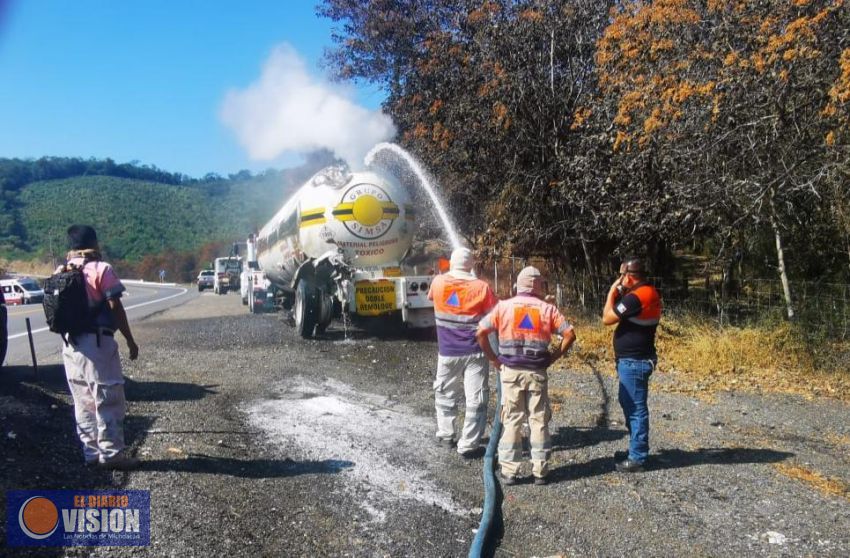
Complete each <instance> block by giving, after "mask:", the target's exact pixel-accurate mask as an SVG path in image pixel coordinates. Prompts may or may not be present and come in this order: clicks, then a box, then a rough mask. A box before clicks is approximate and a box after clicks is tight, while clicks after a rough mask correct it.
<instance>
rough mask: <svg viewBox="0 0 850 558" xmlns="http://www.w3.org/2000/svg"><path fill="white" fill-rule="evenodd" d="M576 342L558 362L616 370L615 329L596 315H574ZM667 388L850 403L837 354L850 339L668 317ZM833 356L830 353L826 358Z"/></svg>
mask: <svg viewBox="0 0 850 558" xmlns="http://www.w3.org/2000/svg"><path fill="white" fill-rule="evenodd" d="M572 323H573V324H574V325H575V327H576V333H577V338H578V339H577V342H576V346H575V348H574V350H573V351H571V352H570V354H569V355H568V356H567V357H566V358H564V359H563V360H562V361H560V362H559V363H558V367H562V368H570V369H574V370H579V371H587V372H590V371H592V370H593V369H596V370H600V371H602V372H604V373H606V374H613V373H614V362H613V360H614V356H613V350H612V348H611V337H612V335H613V328H607V327H605V326H603V325H602V323H601V321H599V320H573V322H572ZM657 346H658V353H659V371H660V372H662V373H665V374H667V376H666V379H667V380H668V381H665V382H663V383H659V384H656V388H657V389H659V390H662V391H668V392H676V393H687V394H689V395H692V396H695V397H711V395H712V394H714V393H716V392H718V391H749V392H765V393H791V394H797V395H803V396H805V397H810V398H811V397H829V398H833V399H839V400H842V401H850V374H848V373H847V372H846V370H845V367H844V366H841V365H840V362H841V358H837V357H835V355H842V354H847V353H848V352H850V343H847V342H838V341H831V342H829V343H826V342H820V343H818V344H816V345H813V344H812V343H811V342H809V341H807V340H806V337H805V335H802V334H801V332H800V331H799V329H798V326H795V325H793V324H789V323H778V324H773V325H767V326H762V327H724V328H719V327H717V326H716V325H715V324H713V323H712V322H710V321H707V320H704V319H702V320H701V319H696V318H665V319H664V320H662V322H661V325H660V326H659V328H658V334H657ZM829 355H833V357H832V358H829Z"/></svg>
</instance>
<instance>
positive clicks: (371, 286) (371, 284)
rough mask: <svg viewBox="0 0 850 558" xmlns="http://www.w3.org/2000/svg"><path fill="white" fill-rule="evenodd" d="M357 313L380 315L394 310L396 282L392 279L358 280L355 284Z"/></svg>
mask: <svg viewBox="0 0 850 558" xmlns="http://www.w3.org/2000/svg"><path fill="white" fill-rule="evenodd" d="M354 299H355V302H356V303H357V313H358V314H360V315H361V316H379V315H381V314H386V313H387V312H392V311H393V310H395V309H396V307H395V283H393V282H392V281H357V282H356V283H355V284H354Z"/></svg>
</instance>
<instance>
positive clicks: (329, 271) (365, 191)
mask: <svg viewBox="0 0 850 558" xmlns="http://www.w3.org/2000/svg"><path fill="white" fill-rule="evenodd" d="M415 229H416V213H415V210H414V208H413V206H412V205H411V198H410V195H409V193H408V192H407V190H406V189H405V188H403V187H402V185H401V184H400V183H399V182H398V181H396V179H395V178H394V177H392V176H389V175H387V174H384V173H381V172H380V171H377V170H367V171H359V172H351V171H349V169H348V168H347V167H340V166H337V167H328V168H325V169H323V170H321V171H319V172H318V173H317V174H316V175H314V176H313V177H312V178H310V179H309V180H308V181H307V182H306V183H305V184H304V185H302V186H301V187H300V188H299V189H298V190H297V191H296V192H295V194H294V195H293V196H292V197H291V198H290V199H289V200H288V201H287V202H286V203H285V204H284V205H283V207H282V208H281V209H280V211H278V212H277V213H276V214H275V216H274V217H273V218H272V219H271V221H269V222H268V223H267V224H266V225H265V226H264V227H263V228H262V229H260V232H259V234H258V235H257V238H256V250H257V262H258V264H259V268H260V270H261V271H262V272H264V274H265V277H266V278H267V279H268V280H269V281H270V282H271V284H272V286H273V288H274V290H275V292H276V293H277V294H278V296H279V297H280V299H281V305H282V306H283V307H284V308H285V309H287V310H289V309H291V310H292V318H293V321H294V323H295V327H296V329H297V331H298V333H299V335H301V336H302V337H304V338H309V337H312V336H313V335H314V334H315V333H316V332H323V331H324V330H325V328H327V327H328V325H329V324H330V323H331V321H332V320H333V318H334V317H339V316H343V315H344V316H343V317H344V318H347V317H348V316H350V317H352V318H354V320H357V319H358V318H364V319H368V320H387V321H389V320H400V321H401V322H402V323H403V324H405V326H406V327H410V328H427V327H432V326H433V325H434V310H433V304H432V303H431V301H429V300H428V296H427V295H428V289H429V287H430V284H431V279H432V277H431V276H430V275H414V274H407V273H405V272H404V271H403V267H402V266H403V263H404V258H405V256H406V255H407V254H408V252H409V251H410V247H411V242H412V240H413V235H414V232H415Z"/></svg>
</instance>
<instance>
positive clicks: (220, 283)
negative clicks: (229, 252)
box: [213, 256, 242, 294]
mask: <svg viewBox="0 0 850 558" xmlns="http://www.w3.org/2000/svg"><path fill="white" fill-rule="evenodd" d="M214 267H215V269H214V271H215V275H214V277H213V279H214V283H213V291H215V294H227V293H228V292H230V291H238V290H239V283H240V281H239V276H240V275H241V274H242V258H240V257H238V256H230V257H228V258H216V259H215V266H214Z"/></svg>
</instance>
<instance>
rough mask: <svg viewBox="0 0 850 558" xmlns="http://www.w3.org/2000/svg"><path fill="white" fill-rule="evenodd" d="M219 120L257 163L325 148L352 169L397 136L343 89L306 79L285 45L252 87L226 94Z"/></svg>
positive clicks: (274, 53) (381, 118)
mask: <svg viewBox="0 0 850 558" xmlns="http://www.w3.org/2000/svg"><path fill="white" fill-rule="evenodd" d="M220 117H221V120H222V122H224V124H226V125H227V126H228V127H230V128H231V129H232V130H233V131H234V132H235V133H236V136H237V137H238V139H239V142H240V143H241V144H242V146H243V147H244V148H245V149H246V150H247V151H248V155H249V156H250V157H251V158H252V159H254V160H261V161H269V160H272V159H275V158H277V157H279V156H280V155H281V154H283V153H284V152H287V151H294V152H298V153H307V152H310V151H315V150H317V149H321V148H326V149H328V150H330V151H333V152H334V153H335V154H336V155H337V156H338V157H340V158H342V159H344V160H345V161H346V162H347V163H348V164H349V165H350V166H351V167H352V168H354V169H357V168H360V167H362V166H363V157H364V156H365V155H366V153H367V152H368V151H369V149H370V148H371V147H372V146H373V145H375V144H376V143H378V142H381V141H387V140H389V139H392V138H393V136H395V133H396V129H395V126H394V125H393V122H392V120H391V119H390V118H389V117H388V116H387V115H385V114H383V113H381V112H380V111H369V110H367V109H366V108H363V107H361V106H359V105H357V104H356V103H354V102H353V101H352V100H351V99H350V93H349V92H348V91H347V90H346V89H343V88H341V87H340V86H335V85H333V84H330V83H327V82H324V81H322V80H319V79H316V78H314V77H313V76H311V75H310V74H309V72H308V71H307V68H306V66H305V64H304V61H303V60H302V59H301V57H300V56H298V53H297V52H296V51H295V49H294V48H292V47H291V46H290V45H288V44H286V43H284V44H281V45H278V46H277V47H276V48H275V49H274V50H273V51H272V53H271V55H270V56H269V58H268V60H266V62H265V64H264V65H263V71H262V75H261V76H260V77H259V79H258V80H257V81H255V82H254V83H252V84H251V85H249V86H248V87H247V88H245V89H243V90H231V91H228V92H227V94H226V96H225V98H224V102H223V103H222V106H221V112H220Z"/></svg>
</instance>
